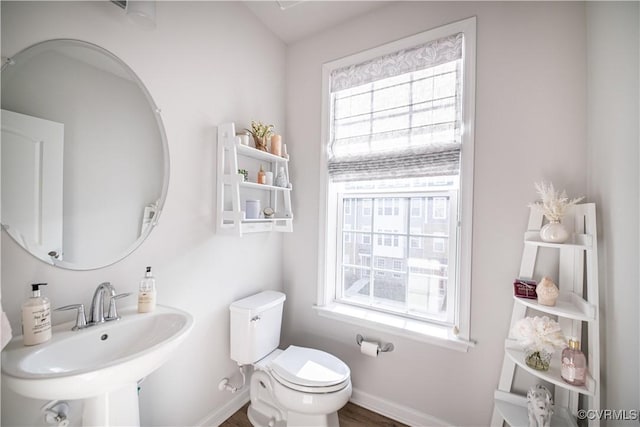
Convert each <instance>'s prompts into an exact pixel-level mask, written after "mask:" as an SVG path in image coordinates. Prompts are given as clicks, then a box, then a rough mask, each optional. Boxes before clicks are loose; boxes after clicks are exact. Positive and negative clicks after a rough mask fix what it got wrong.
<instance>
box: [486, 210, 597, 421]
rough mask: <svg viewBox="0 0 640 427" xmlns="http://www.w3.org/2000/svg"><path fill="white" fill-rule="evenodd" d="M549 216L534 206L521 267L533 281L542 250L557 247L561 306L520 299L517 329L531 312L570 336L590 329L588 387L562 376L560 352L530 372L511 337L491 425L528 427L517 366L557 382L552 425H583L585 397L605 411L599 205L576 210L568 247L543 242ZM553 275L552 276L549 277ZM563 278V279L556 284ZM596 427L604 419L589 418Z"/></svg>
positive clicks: (569, 217) (588, 405)
mask: <svg viewBox="0 0 640 427" xmlns="http://www.w3.org/2000/svg"><path fill="white" fill-rule="evenodd" d="M542 220H543V216H542V213H541V212H539V210H538V209H535V208H532V209H531V212H530V215H529V225H528V227H527V228H528V231H527V232H526V233H525V235H524V250H523V253H522V261H521V264H520V274H519V278H521V279H533V276H534V269H535V267H536V260H537V258H538V250H539V249H540V248H554V249H556V250H557V251H558V252H559V255H558V256H559V259H558V261H559V270H558V277H557V278H554V281H555V282H556V283H557V284H558V288H559V289H560V297H559V298H558V301H557V303H556V305H555V306H553V307H550V306H545V305H540V304H538V303H537V302H536V301H535V300H528V299H523V298H518V297H515V296H514V304H513V313H512V315H511V325H510V327H509V330H510V331H511V329H512V328H513V326H514V325H515V323H516V322H517V321H518V320H520V319H522V318H524V317H525V316H526V315H527V310H536V311H538V312H542V313H544V314H545V315H548V316H556V317H557V320H558V323H559V324H560V326H561V327H562V330H563V332H564V334H565V336H573V337H577V338H578V339H580V340H581V341H582V327H583V324H584V326H586V328H587V332H586V335H587V349H584V348H583V351H584V352H585V354H586V356H587V363H588V369H589V373H588V375H587V381H586V384H585V385H584V386H582V387H576V386H573V385H571V384H568V383H566V382H564V380H563V379H562V377H561V376H560V364H561V362H560V353H561V351H556V352H555V353H554V355H553V357H552V360H551V366H550V368H549V370H548V371H537V370H535V369H531V368H529V367H528V366H527V365H526V363H525V362H524V360H525V356H524V352H523V351H522V350H521V349H520V347H519V346H518V344H517V342H516V341H515V340H514V339H513V338H512V337H511V336H509V337H508V338H507V339H506V341H505V354H504V361H503V363H502V371H501V374H500V382H499V384H498V389H497V390H496V392H495V395H494V408H493V416H492V418H491V425H492V426H494V427H501V426H502V425H503V421H504V422H506V423H507V424H508V425H510V426H527V425H528V424H529V421H528V414H527V402H526V398H525V397H524V396H521V395H519V394H516V393H513V392H512V391H511V389H512V387H513V378H514V375H515V371H516V368H519V369H522V370H524V371H525V372H527V373H529V374H531V375H533V376H535V377H537V378H539V379H541V380H543V381H546V382H548V383H551V384H553V385H554V386H555V392H554V403H555V413H554V417H553V418H552V421H551V425H552V426H561V425H568V426H577V422H576V419H577V414H578V404H579V397H580V395H583V396H584V404H583V405H584V406H585V407H584V408H583V409H591V410H599V409H600V326H599V299H598V298H599V297H598V252H597V250H598V248H597V234H596V206H595V204H594V203H584V204H580V205H576V206H573V207H571V208H570V210H569V211H568V212H567V214H566V215H565V217H564V219H563V221H562V222H563V224H564V225H565V226H566V227H567V229H568V230H569V231H570V232H572V233H571V234H572V235H571V238H570V240H569V241H568V242H567V243H562V244H558V243H547V242H543V241H541V240H540V237H539V236H540V228H541V226H542V222H543V221H542ZM544 275H546V276H551V275H550V274H544ZM555 279H557V280H555ZM589 425H590V426H599V425H600V422H599V420H597V419H596V420H589Z"/></svg>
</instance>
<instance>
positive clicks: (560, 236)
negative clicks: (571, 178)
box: [529, 181, 584, 243]
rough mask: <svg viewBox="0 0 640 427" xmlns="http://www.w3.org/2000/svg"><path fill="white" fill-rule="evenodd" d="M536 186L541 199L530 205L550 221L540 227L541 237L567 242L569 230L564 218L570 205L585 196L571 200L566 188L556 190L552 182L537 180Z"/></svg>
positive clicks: (544, 239)
mask: <svg viewBox="0 0 640 427" xmlns="http://www.w3.org/2000/svg"><path fill="white" fill-rule="evenodd" d="M535 187H536V191H537V193H538V195H540V198H541V201H539V202H535V203H531V204H530V205H529V206H530V207H535V208H537V209H539V210H540V211H542V214H543V215H544V216H545V218H547V220H548V221H549V222H548V223H547V224H545V225H543V226H542V228H541V229H540V238H541V239H542V240H543V241H544V242H550V243H564V242H566V241H567V239H568V238H569V232H568V231H567V229H566V228H565V226H564V225H563V224H562V222H561V221H562V218H563V217H564V214H565V213H566V211H567V208H568V207H570V206H573V205H575V204H577V203H578V202H580V201H581V200H582V199H584V197H578V198H575V199H571V200H569V198H568V197H567V193H566V192H565V191H564V190H563V191H562V192H559V191H556V189H555V188H554V187H553V183H551V182H549V183H546V182H544V181H542V182H540V183H537V182H536V183H535Z"/></svg>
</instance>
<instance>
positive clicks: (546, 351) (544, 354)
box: [511, 316, 567, 370]
mask: <svg viewBox="0 0 640 427" xmlns="http://www.w3.org/2000/svg"><path fill="white" fill-rule="evenodd" d="M511 335H512V336H513V337H514V338H515V339H517V340H518V344H520V346H522V348H523V349H524V350H525V352H526V363H527V365H529V366H530V367H532V368H534V369H538V370H547V369H549V361H550V359H551V355H552V354H553V352H554V351H555V349H556V348H564V347H566V345H567V341H566V339H565V337H564V334H563V333H562V329H561V328H560V324H559V323H558V322H556V321H555V320H553V319H549V318H548V317H547V316H542V317H538V316H535V317H525V318H523V319H520V320H518V321H517V322H516V324H515V325H513V328H512V329H511Z"/></svg>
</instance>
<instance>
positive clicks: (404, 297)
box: [339, 177, 457, 322]
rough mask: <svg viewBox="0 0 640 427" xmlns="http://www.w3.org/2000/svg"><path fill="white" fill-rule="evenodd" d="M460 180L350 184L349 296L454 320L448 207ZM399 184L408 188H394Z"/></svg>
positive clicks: (345, 269) (345, 272) (344, 286)
mask: <svg viewBox="0 0 640 427" xmlns="http://www.w3.org/2000/svg"><path fill="white" fill-rule="evenodd" d="M456 182H457V178H455V177H449V178H448V179H446V180H442V179H438V180H434V179H427V178H422V179H411V180H402V182H401V183H400V182H395V180H382V181H377V182H376V181H371V182H368V183H353V182H351V183H348V184H345V185H344V188H343V191H344V192H342V193H341V194H342V197H341V199H340V201H341V204H342V221H341V222H342V224H341V227H340V228H341V230H342V231H341V233H342V238H341V247H342V263H341V264H342V265H341V271H340V273H339V274H340V275H341V277H342V280H341V289H340V291H341V292H340V293H341V295H342V300H343V301H345V302H351V303H355V304H365V305H367V306H378V307H379V308H381V309H386V310H390V311H397V312H399V313H403V314H408V315H412V316H416V317H427V318H430V319H433V320H437V321H442V322H448V321H449V320H450V319H449V316H448V314H449V313H450V310H448V308H447V295H448V292H449V288H450V283H449V265H450V264H451V262H452V261H453V262H454V263H455V259H454V260H451V259H450V258H451V254H450V252H451V251H450V250H449V241H450V239H451V238H452V236H451V235H450V230H451V217H450V215H449V209H448V208H449V205H450V199H451V198H452V197H453V198H455V197H456V194H457V191H456V190H455V189H456ZM407 184H409V185H410V186H409V187H407ZM398 185H402V186H403V187H402V192H398V191H399V189H394V187H395V186H398ZM408 190H409V191H408ZM372 207H373V209H371V208H372ZM372 213H373V214H372ZM453 237H455V236H453ZM453 244H454V245H455V240H454V243H453ZM454 253H455V251H454ZM454 257H455V255H454Z"/></svg>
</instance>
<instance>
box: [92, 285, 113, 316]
mask: <svg viewBox="0 0 640 427" xmlns="http://www.w3.org/2000/svg"><path fill="white" fill-rule="evenodd" d="M105 292H108V293H109V298H113V297H115V296H116V289H115V288H114V287H113V286H112V285H111V283H109V282H103V283H100V284H99V285H98V287H97V288H96V291H95V292H94V293H93V299H92V300H91V311H90V313H91V314H90V315H89V316H90V317H89V324H90V325H95V324H98V323H104V321H105V318H104V294H105Z"/></svg>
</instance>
